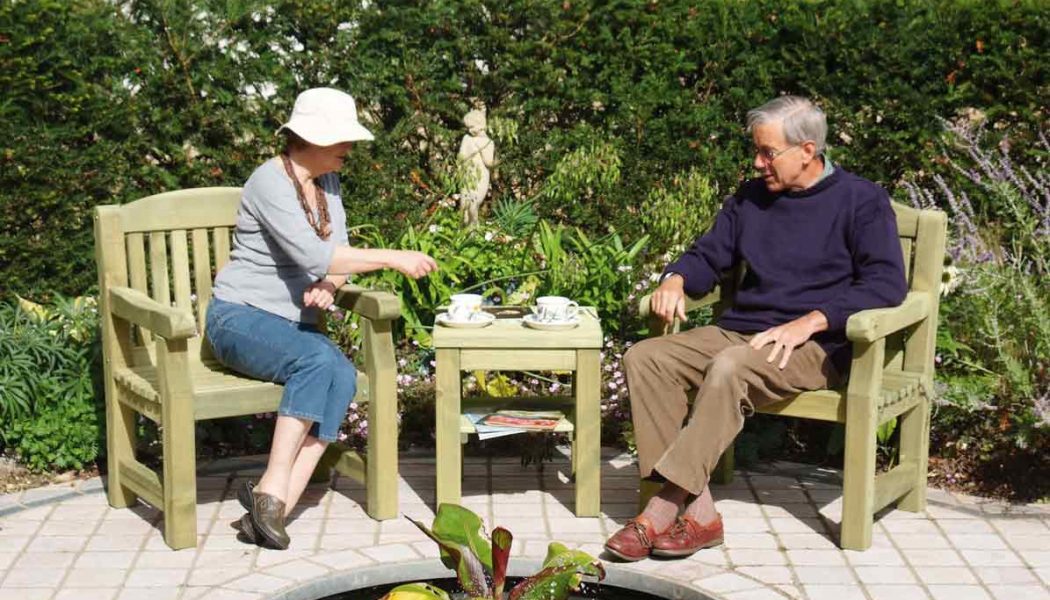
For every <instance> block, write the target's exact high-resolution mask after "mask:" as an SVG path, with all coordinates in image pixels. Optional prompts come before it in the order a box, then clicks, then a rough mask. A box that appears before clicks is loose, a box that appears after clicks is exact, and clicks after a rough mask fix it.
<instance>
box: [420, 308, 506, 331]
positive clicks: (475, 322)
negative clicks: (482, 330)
mask: <svg viewBox="0 0 1050 600" xmlns="http://www.w3.org/2000/svg"><path fill="white" fill-rule="evenodd" d="M477 315H478V317H477V318H476V319H471V320H469V321H453V320H452V319H450V318H449V316H448V313H441V314H440V315H438V316H437V318H436V319H435V322H436V323H437V324H438V325H441V326H444V327H454V328H458V329H477V328H479V327H485V326H488V325H491V324H492V322H493V321H495V320H496V315H490V314H489V313H484V312H483V313H477Z"/></svg>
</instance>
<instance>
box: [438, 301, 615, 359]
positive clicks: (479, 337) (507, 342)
mask: <svg viewBox="0 0 1050 600" xmlns="http://www.w3.org/2000/svg"><path fill="white" fill-rule="evenodd" d="M485 310H486V311H487V312H491V313H493V314H495V315H496V320H495V321H493V322H492V324H491V325H488V326H486V327H479V328H477V329H466V328H462V329H461V328H455V327H444V326H442V325H434V331H433V340H434V347H435V348H494V349H495V348H504V349H516V350H531V349H552V348H558V349H590V348H601V347H602V328H601V323H600V321H599V320H598V313H597V311H595V310H594V308H592V307H584V306H581V307H580V313H579V317H580V324H579V326H577V327H574V328H572V329H567V330H564V331H542V330H539V329H533V328H531V327H528V326H526V325H525V324H524V323H522V320H521V317H522V316H524V314H527V311H526V310H525V309H522V308H521V307H490V308H486V309H485Z"/></svg>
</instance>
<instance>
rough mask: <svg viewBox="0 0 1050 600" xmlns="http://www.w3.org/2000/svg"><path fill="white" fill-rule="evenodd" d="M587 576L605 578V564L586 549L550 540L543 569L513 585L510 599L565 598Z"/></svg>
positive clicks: (599, 579) (546, 599) (577, 587)
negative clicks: (570, 548) (573, 547)
mask: <svg viewBox="0 0 1050 600" xmlns="http://www.w3.org/2000/svg"><path fill="white" fill-rule="evenodd" d="M584 576H590V577H594V578H596V579H597V580H598V581H601V580H602V579H605V567H603V566H602V563H601V561H599V560H598V559H596V558H594V557H593V556H591V555H590V554H587V553H586V552H581V551H579V550H569V549H568V548H566V547H565V545H564V544H560V543H558V542H551V544H550V545H549V546H548V547H547V558H546V559H544V561H543V570H541V571H540V572H539V573H536V574H535V575H533V576H531V577H527V578H526V579H525V580H524V581H522V582H521V583H519V584H518V585H516V586H514V589H512V590H511V591H510V598H509V600H564V599H565V598H568V597H569V593H570V592H574V591H577V590H578V589H579V587H580V583H581V582H582V581H583V578H584Z"/></svg>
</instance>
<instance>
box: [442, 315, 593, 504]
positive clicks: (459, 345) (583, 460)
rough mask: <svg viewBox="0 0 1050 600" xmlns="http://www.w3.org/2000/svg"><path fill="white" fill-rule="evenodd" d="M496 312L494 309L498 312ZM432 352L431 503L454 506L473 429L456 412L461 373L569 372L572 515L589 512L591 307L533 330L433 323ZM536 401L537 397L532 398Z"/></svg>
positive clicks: (510, 323)
mask: <svg viewBox="0 0 1050 600" xmlns="http://www.w3.org/2000/svg"><path fill="white" fill-rule="evenodd" d="M497 316H499V315H498V313H497ZM433 340H434V349H435V351H436V354H437V357H436V361H437V367H436V372H437V403H436V408H435V410H436V413H437V414H436V417H437V419H436V421H437V424H436V427H437V432H436V434H437V501H438V503H442V502H450V503H458V502H459V501H460V495H461V487H460V484H461V480H462V475H463V473H462V471H463V461H462V449H461V447H460V438H461V436H462V435H465V434H469V433H472V432H473V425H472V424H471V423H470V422H469V420H467V419H466V418H464V417H463V416H462V384H463V381H462V372H463V371H475V370H482V371H523V370H528V371H572V374H573V386H572V387H573V394H574V397H573V399H572V400H573V402H572V404H573V406H572V408H573V410H572V411H571V413H570V415H569V416H570V419H569V420H570V421H571V422H572V428H571V430H570V431H571V433H572V436H573V444H572V465H573V469H574V471H575V473H576V515H577V516H580V517H596V516H598V513H599V510H600V507H601V476H600V474H601V468H600V452H601V450H600V448H601V408H600V397H601V390H600V387H601V361H600V359H599V356H598V352H599V350H600V349H601V345H602V330H601V326H600V324H599V322H598V318H597V316H596V314H595V312H594V309H591V308H581V309H580V325H579V326H578V327H576V328H574V329H570V330H566V331H538V330H535V329H531V328H529V327H526V326H525V325H524V324H523V323H522V321H521V319H520V318H514V317H510V318H497V319H496V321H495V322H494V323H492V325H489V326H487V327H483V328H480V329H456V328H450V327H443V326H441V325H437V326H435V327H434V335H433ZM536 400H542V399H536Z"/></svg>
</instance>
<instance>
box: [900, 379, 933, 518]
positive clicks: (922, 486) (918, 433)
mask: <svg viewBox="0 0 1050 600" xmlns="http://www.w3.org/2000/svg"><path fill="white" fill-rule="evenodd" d="M900 428H901V429H900V462H901V464H902V465H903V464H909V463H911V464H914V465H915V484H914V487H912V489H911V491H909V492H908V493H907V494H905V495H904V496H903V497H902V498H901V499H900V501H899V502H898V503H897V508H900V509H901V510H907V511H911V512H922V511H924V510H926V475H927V471H928V468H929V453H930V402H929V400H928V399H926V398H923V400H922V401H921V402H920V403H919V404H918V405H917V406H915V408H912V409H911V410H909V411H908V412H906V413H904V414H903V415H901V418H900Z"/></svg>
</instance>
